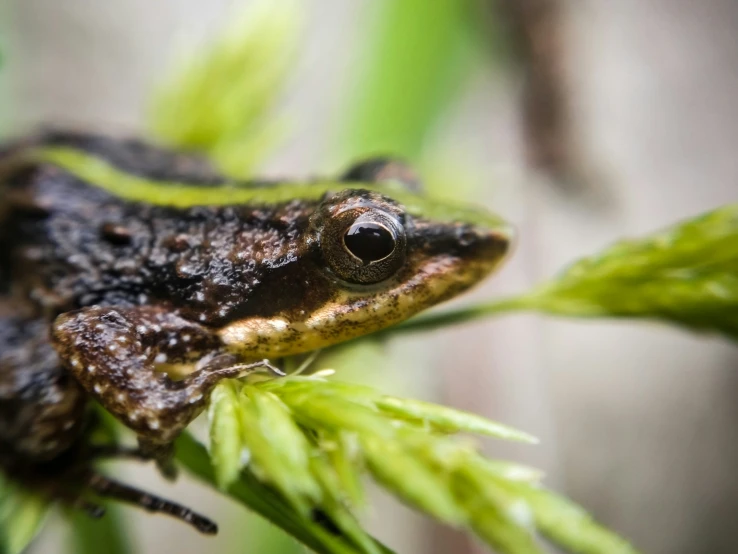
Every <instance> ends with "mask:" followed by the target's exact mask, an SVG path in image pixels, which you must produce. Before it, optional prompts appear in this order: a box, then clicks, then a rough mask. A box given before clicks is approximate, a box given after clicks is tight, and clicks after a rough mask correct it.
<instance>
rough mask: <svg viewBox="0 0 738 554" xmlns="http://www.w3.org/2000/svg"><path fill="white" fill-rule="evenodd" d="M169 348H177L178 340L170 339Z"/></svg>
mask: <svg viewBox="0 0 738 554" xmlns="http://www.w3.org/2000/svg"><path fill="white" fill-rule="evenodd" d="M169 346H177V339H175V338H171V339H169Z"/></svg>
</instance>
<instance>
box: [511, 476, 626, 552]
mask: <svg viewBox="0 0 738 554" xmlns="http://www.w3.org/2000/svg"><path fill="white" fill-rule="evenodd" d="M513 490H514V491H515V492H516V493H518V494H520V495H521V496H522V497H523V498H525V499H526V500H527V502H528V504H529V505H530V507H531V509H532V510H533V516H534V518H535V520H536V524H537V526H538V528H539V529H540V530H541V531H542V532H543V533H544V534H545V535H546V536H547V537H548V538H550V539H551V540H552V541H553V542H555V543H556V544H558V545H560V546H562V547H564V548H566V549H567V551H569V552H575V553H577V554H638V551H637V550H636V549H635V548H633V547H632V546H631V545H630V544H629V543H628V542H627V541H625V540H623V539H622V538H621V537H619V536H617V535H615V534H614V533H613V532H612V531H609V530H607V529H605V528H604V527H602V526H601V525H599V524H598V523H596V522H595V521H594V520H593V519H592V516H590V515H589V514H588V513H587V512H586V511H584V510H583V509H582V508H580V507H579V506H577V505H576V504H573V503H572V502H570V501H568V500H566V499H564V498H561V497H560V496H558V495H556V494H553V493H552V492H550V491H548V490H546V489H542V488H536V487H531V486H528V485H524V486H519V487H515V488H514V489H513Z"/></svg>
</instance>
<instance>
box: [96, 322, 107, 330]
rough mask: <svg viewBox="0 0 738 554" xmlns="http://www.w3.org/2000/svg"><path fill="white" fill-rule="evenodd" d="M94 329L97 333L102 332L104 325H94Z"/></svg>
mask: <svg viewBox="0 0 738 554" xmlns="http://www.w3.org/2000/svg"><path fill="white" fill-rule="evenodd" d="M95 329H97V330H98V331H104V330H105V325H103V324H102V323H98V324H97V325H95Z"/></svg>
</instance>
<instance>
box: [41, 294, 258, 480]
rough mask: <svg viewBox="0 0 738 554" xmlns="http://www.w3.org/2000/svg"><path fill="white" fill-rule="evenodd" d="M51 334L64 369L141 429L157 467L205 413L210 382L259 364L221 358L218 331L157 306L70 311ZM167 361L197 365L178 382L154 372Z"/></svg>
mask: <svg viewBox="0 0 738 554" xmlns="http://www.w3.org/2000/svg"><path fill="white" fill-rule="evenodd" d="M52 340H53V344H54V347H55V348H56V350H57V352H58V354H59V357H60V358H61V360H62V363H63V365H64V366H65V368H66V369H67V370H68V371H69V372H70V373H71V374H72V375H73V376H74V378H75V379H76V380H77V381H78V382H79V383H80V384H81V385H82V387H83V388H84V389H85V390H86V391H87V392H88V393H89V394H90V395H91V396H93V397H94V398H95V399H96V400H97V401H98V402H100V404H101V405H102V406H103V407H104V408H105V409H107V410H108V411H109V412H111V413H112V414H113V415H115V416H116V417H117V418H118V419H119V420H120V421H121V422H123V423H124V424H125V425H126V426H128V427H130V428H131V429H133V430H134V431H135V432H136V433H137V434H138V437H139V444H140V445H141V448H142V451H143V452H144V454H147V455H149V456H151V457H153V458H156V459H157V461H158V462H159V463H160V467H162V468H166V467H167V466H166V462H167V459H168V458H169V457H170V456H171V443H172V441H173V440H174V439H175V438H176V436H177V435H178V434H179V433H180V432H181V431H182V430H183V429H184V428H185V427H186V426H187V425H188V424H189V423H190V422H191V421H192V420H193V419H194V418H195V417H196V416H197V415H198V414H199V413H200V412H201V411H202V409H203V407H204V406H205V404H206V402H207V401H208V398H209V395H210V392H211V391H212V389H213V388H214V387H215V385H216V384H217V383H218V382H219V381H220V380H221V379H224V378H228V377H236V376H238V375H239V374H240V373H242V372H243V371H244V369H247V368H248V367H251V366H255V365H258V364H250V365H243V364H237V363H235V362H236V361H237V360H235V359H234V358H233V357H232V356H228V355H226V356H218V354H219V353H221V352H222V351H221V348H222V344H221V341H220V339H219V338H218V337H217V336H216V335H215V334H213V333H211V332H210V331H209V330H208V329H207V328H205V327H203V326H201V325H199V324H197V323H193V322H191V321H188V320H186V319H184V318H182V317H180V316H177V315H176V314H173V313H171V312H169V311H166V310H165V309H162V308H155V307H137V308H115V307H98V306H94V307H90V308H84V309H82V310H78V311H74V312H68V313H65V314H62V315H60V316H59V317H58V318H57V319H56V321H55V322H54V325H53V329H52ZM209 360H212V362H210V363H208V361H209ZM165 363H166V364H193V365H195V367H196V368H197V369H196V371H194V372H193V373H191V374H190V375H188V376H187V377H185V378H184V379H182V380H179V381H175V380H172V379H171V378H170V377H169V376H168V375H166V374H164V373H161V372H159V371H157V369H156V367H157V365H160V364H165ZM262 364H263V363H262ZM198 365H199V366H201V367H198Z"/></svg>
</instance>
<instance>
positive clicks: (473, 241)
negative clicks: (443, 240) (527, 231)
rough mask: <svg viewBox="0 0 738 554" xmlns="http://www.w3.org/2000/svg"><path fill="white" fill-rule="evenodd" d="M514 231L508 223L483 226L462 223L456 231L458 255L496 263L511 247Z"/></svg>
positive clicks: (482, 261) (471, 259)
mask: <svg viewBox="0 0 738 554" xmlns="http://www.w3.org/2000/svg"><path fill="white" fill-rule="evenodd" d="M514 238H515V231H514V229H513V227H512V226H510V225H500V226H496V227H485V226H481V225H471V224H467V225H463V226H461V227H459V228H458V229H457V231H456V241H457V245H458V246H457V248H458V253H459V257H461V258H463V259H467V260H470V261H477V262H480V263H483V264H484V263H492V264H494V265H496V264H497V262H499V261H500V260H501V259H502V258H504V257H505V255H506V254H507V253H508V251H509V250H510V249H511V248H512V243H513V241H514Z"/></svg>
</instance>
